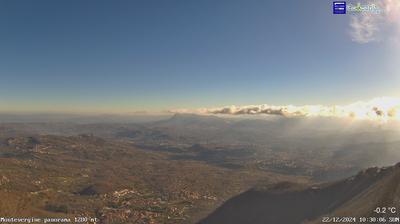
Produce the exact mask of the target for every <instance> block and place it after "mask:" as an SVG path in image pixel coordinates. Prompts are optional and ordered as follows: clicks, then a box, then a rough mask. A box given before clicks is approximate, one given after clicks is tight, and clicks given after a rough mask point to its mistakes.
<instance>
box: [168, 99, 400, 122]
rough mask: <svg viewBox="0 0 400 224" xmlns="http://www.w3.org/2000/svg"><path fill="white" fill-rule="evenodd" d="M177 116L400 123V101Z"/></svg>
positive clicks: (213, 110) (253, 107) (246, 108)
mask: <svg viewBox="0 0 400 224" xmlns="http://www.w3.org/2000/svg"><path fill="white" fill-rule="evenodd" d="M171 112H175V113H199V114H215V115H262V114H264V115H278V116H285V117H342V118H345V117H348V118H354V119H368V120H383V121H387V120H391V119H396V120H400V99H396V98H390V97H380V98H374V99H372V100H369V101H359V102H355V103H352V104H348V105H332V106H324V105H304V106H294V105H281V106H278V105H269V104H261V105H247V106H226V107H221V108H203V109H198V110H194V111H192V110H185V109H184V110H174V111H171Z"/></svg>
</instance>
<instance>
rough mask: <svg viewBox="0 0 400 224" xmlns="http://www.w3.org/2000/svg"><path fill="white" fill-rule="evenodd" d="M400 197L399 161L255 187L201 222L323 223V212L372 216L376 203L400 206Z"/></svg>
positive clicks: (329, 214)
mask: <svg viewBox="0 0 400 224" xmlns="http://www.w3.org/2000/svg"><path fill="white" fill-rule="evenodd" d="M399 198H400V164H397V165H395V166H393V167H389V168H369V169H367V170H364V171H362V172H360V173H359V174H357V175H356V176H354V177H352V178H348V179H345V180H342V181H337V182H333V183H329V184H321V185H317V186H305V185H299V184H294V183H289V182H284V183H280V184H276V185H270V186H266V187H262V188H254V189H251V190H249V191H247V192H244V193H243V194H241V195H239V196H237V197H235V198H232V199H230V200H228V201H227V202H226V203H225V204H224V205H222V206H221V207H220V208H218V209H217V210H216V211H215V212H214V213H212V214H211V215H209V216H208V217H207V218H205V219H204V220H202V221H201V222H200V223H201V224H214V223H215V224H217V223H218V224H225V223H226V224H228V223H229V224H236V223H238V224H239V223H252V224H258V223H259V224H261V223H262V224H265V223H275V224H279V223H282V224H292V223H293V224H298V223H321V220H322V219H321V217H322V216H335V217H341V216H352V217H363V216H371V215H374V213H373V210H374V209H375V208H376V207H389V206H400V202H399ZM375 216H377V214H375Z"/></svg>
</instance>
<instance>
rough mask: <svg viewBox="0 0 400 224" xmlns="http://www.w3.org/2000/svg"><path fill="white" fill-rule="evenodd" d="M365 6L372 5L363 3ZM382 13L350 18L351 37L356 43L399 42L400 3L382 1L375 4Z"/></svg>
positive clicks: (355, 15) (360, 14) (355, 14)
mask: <svg viewBox="0 0 400 224" xmlns="http://www.w3.org/2000/svg"><path fill="white" fill-rule="evenodd" d="M363 4H371V2H370V3H363ZM373 4H375V5H376V6H377V8H378V9H380V10H381V12H380V13H377V14H375V13H372V12H361V13H354V15H351V18H350V36H351V38H352V40H353V41H354V42H357V43H361V44H364V43H369V42H372V41H395V42H398V39H399V34H400V1H399V0H380V1H376V2H373Z"/></svg>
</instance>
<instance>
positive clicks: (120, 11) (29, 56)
mask: <svg viewBox="0 0 400 224" xmlns="http://www.w3.org/2000/svg"><path fill="white" fill-rule="evenodd" d="M350 19H351V18H350V15H333V14H332V1H325V0H324V1H320V0H303V1H256V0H249V1H244V0H237V1H236V0H219V1H215V0H213V1H211V0H210V1H208V0H204V1H187V0H180V1H174V0H168V1H161V0H159V1H153V0H142V1H128V0H126V1H122V0H117V1H116V0H113V1H98V0H96V1H95V0H84V1H82V0H72V1H71V0H69V1H51V0H50V1H41V0H36V1H20V0H2V1H0V110H1V111H26V112H28V111H43V112H47V111H63V112H132V111H143V110H145V111H163V110H168V109H172V108H199V107H214V106H224V105H232V104H235V105H246V104H262V103H270V104H316V103H318V104H338V103H349V102H353V101H355V100H360V99H369V98H372V97H376V96H394V97H398V96H399V95H400V93H399V91H398V90H397V89H398V86H399V84H400V74H399V72H400V69H399V68H398V66H396V63H397V64H398V61H399V56H400V55H399V54H398V52H399V50H398V49H399V48H398V47H397V46H395V45H396V44H395V43H389V41H371V42H368V43H359V42H357V41H354V38H353V37H352V36H351V26H350V24H351V20H350ZM382 32H384V31H382Z"/></svg>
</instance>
